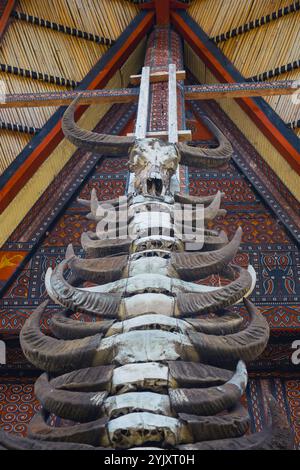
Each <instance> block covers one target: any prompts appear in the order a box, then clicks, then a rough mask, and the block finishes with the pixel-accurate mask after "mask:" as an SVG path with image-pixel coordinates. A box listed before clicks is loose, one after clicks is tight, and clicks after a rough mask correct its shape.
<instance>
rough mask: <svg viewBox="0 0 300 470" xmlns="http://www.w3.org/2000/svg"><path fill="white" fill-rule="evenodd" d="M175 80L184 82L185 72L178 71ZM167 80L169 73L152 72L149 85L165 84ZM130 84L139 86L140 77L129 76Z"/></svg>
mask: <svg viewBox="0 0 300 470" xmlns="http://www.w3.org/2000/svg"><path fill="white" fill-rule="evenodd" d="M176 79H177V80H185V79H186V72H185V70H178V71H177V72H176ZM168 80H169V72H152V73H150V83H157V82H167V81H168ZM130 83H131V84H132V85H139V84H140V83H141V75H131V77H130Z"/></svg>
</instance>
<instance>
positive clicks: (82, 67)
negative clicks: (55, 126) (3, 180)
mask: <svg viewBox="0 0 300 470" xmlns="http://www.w3.org/2000/svg"><path fill="white" fill-rule="evenodd" d="M4 3H5V2H2V8H3V7H4V6H5V5H4ZM14 9H15V11H17V12H22V13H26V14H27V15H32V16H35V17H37V18H43V19H45V20H49V21H51V22H55V23H57V24H61V25H65V26H69V27H70V28H76V29H78V30H81V31H84V32H88V33H90V34H93V35H98V36H103V37H104V38H107V39H112V40H115V39H117V38H118V37H119V36H120V34H121V33H122V32H123V31H124V29H125V28H126V27H127V26H128V24H129V23H130V22H131V21H132V19H133V18H134V17H135V16H136V14H137V13H138V12H139V10H138V7H137V6H136V5H135V4H134V3H130V2H125V1H124V0H88V1H81V0H19V1H18V2H16V5H15V8H14ZM0 14H1V8H0ZM108 48H109V46H108V45H102V44H98V43H96V42H93V41H89V40H85V39H81V38H78V37H74V36H71V35H67V34H63V33H60V32H58V31H55V30H52V29H48V28H45V27H42V26H39V25H36V24H30V23H28V22H26V21H21V20H18V19H14V18H13V19H12V20H11V23H10V25H9V27H8V28H7V31H6V33H5V35H4V37H3V40H2V42H1V46H0V63H1V64H7V65H10V66H13V67H18V68H22V69H26V70H29V71H33V72H39V73H41V74H48V75H52V76H54V77H60V78H65V79H68V80H73V81H75V82H80V81H81V80H82V79H83V78H84V77H85V76H86V75H87V73H88V72H89V71H90V70H91V68H92V67H93V66H94V65H95V64H96V62H97V61H98V60H99V59H100V58H101V57H102V56H103V54H104V53H105V52H106V51H107V50H108ZM0 80H3V81H4V83H5V92H6V93H31V92H32V93H38V92H51V91H56V90H60V91H62V90H64V89H72V88H71V87H68V86H61V85H55V84H51V83H47V82H45V81H42V80H35V79H31V78H25V77H20V76H17V75H14V74H9V73H6V72H0ZM56 109H57V108H55V107H51V108H47V107H45V108H30V109H26V108H23V109H10V110H6V109H1V110H0V121H2V122H6V123H17V124H22V125H26V126H32V127H34V128H38V129H39V128H41V127H43V125H44V124H45V123H46V122H47V120H48V119H49V118H50V117H51V116H52V115H53V114H54V112H55V111H56ZM0 137H1V138H0V174H1V173H3V171H4V170H5V169H6V168H7V167H8V166H9V165H10V164H11V163H12V162H13V161H14V159H15V158H16V156H17V155H18V154H19V153H20V152H21V151H22V149H23V148H24V147H25V146H26V144H28V142H29V141H30V140H31V138H32V136H31V135H29V134H27V133H25V134H22V133H19V132H13V131H10V130H0Z"/></svg>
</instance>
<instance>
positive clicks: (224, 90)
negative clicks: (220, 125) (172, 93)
mask: <svg viewBox="0 0 300 470" xmlns="http://www.w3.org/2000/svg"><path fill="white" fill-rule="evenodd" d="M299 88H300V81H298V80H282V81H274V82H263V83H254V82H253V83H218V84H214V85H190V86H186V87H185V99H186V100H208V99H214V100H217V99H222V98H242V97H255V96H272V95H292V94H293V93H295V92H296V91H297V90H298V89H299Z"/></svg>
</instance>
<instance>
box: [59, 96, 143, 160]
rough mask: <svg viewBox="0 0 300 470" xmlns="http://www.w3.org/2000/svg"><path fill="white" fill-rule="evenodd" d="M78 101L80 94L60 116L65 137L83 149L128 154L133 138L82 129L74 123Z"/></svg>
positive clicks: (114, 154) (108, 153) (119, 154)
mask: <svg viewBox="0 0 300 470" xmlns="http://www.w3.org/2000/svg"><path fill="white" fill-rule="evenodd" d="M79 101H80V95H79V96H78V97H77V98H76V99H75V100H74V101H73V103H72V104H71V105H70V106H69V107H68V109H67V110H66V112H65V114H64V115H63V118H62V130H63V133H64V135H65V137H66V138H67V139H68V140H69V141H70V142H72V144H74V145H76V147H80V148H83V149H85V150H88V151H91V152H94V153H100V154H104V155H111V156H115V157H120V156H121V157H122V156H126V155H128V152H129V150H130V149H131V147H132V146H133V145H134V141H135V139H134V138H132V137H123V136H115V135H106V134H97V133H96V132H92V131H88V130H83V129H81V128H80V127H79V126H78V125H77V124H76V123H75V118H74V114H75V109H76V106H77V104H78V102H79Z"/></svg>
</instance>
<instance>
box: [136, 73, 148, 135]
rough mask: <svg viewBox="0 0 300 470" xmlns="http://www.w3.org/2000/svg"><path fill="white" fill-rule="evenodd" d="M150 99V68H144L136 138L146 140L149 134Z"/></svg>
mask: <svg viewBox="0 0 300 470" xmlns="http://www.w3.org/2000/svg"><path fill="white" fill-rule="evenodd" d="M149 97H150V67H143V71H142V80H141V87H140V96H139V105H138V112H137V118H136V127H135V137H136V138H137V139H144V138H145V137H146V134H147V126H148V112H149Z"/></svg>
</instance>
